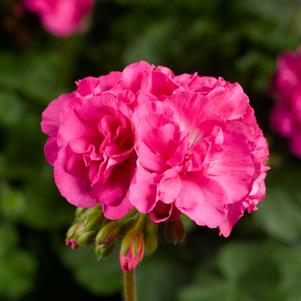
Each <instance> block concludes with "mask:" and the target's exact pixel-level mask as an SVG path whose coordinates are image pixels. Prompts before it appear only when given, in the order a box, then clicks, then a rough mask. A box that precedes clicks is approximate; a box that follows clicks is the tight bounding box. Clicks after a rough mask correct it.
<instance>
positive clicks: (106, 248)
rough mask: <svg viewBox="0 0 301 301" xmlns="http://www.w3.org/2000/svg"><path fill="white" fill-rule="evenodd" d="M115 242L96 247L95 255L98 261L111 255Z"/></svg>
mask: <svg viewBox="0 0 301 301" xmlns="http://www.w3.org/2000/svg"><path fill="white" fill-rule="evenodd" d="M114 246H115V242H111V243H109V244H105V245H96V247H95V254H96V257H97V259H101V258H103V257H106V256H108V255H110V254H111V253H112V252H113V250H114Z"/></svg>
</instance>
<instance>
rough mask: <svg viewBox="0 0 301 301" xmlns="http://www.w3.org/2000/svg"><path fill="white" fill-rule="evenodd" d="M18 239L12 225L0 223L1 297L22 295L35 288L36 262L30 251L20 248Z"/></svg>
mask: <svg viewBox="0 0 301 301" xmlns="http://www.w3.org/2000/svg"><path fill="white" fill-rule="evenodd" d="M18 240H19V237H18V234H17V232H16V230H15V228H14V227H13V226H12V225H10V224H3V223H2V224H1V225H0V242H1V244H0V297H1V296H3V297H6V298H17V297H21V296H23V295H24V294H26V293H28V292H29V291H30V290H31V289H32V288H33V284H34V275H35V271H36V262H35V259H34V258H33V256H32V255H31V254H30V253H28V252H27V251H25V250H22V249H18V247H17V244H18Z"/></svg>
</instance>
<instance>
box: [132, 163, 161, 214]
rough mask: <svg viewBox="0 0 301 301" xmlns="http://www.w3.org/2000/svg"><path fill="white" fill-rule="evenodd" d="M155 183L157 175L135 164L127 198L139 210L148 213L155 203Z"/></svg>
mask: <svg viewBox="0 0 301 301" xmlns="http://www.w3.org/2000/svg"><path fill="white" fill-rule="evenodd" d="M157 183H158V176H156V175H155V174H152V173H150V172H148V171H146V170H145V169H143V168H142V167H141V166H140V165H138V166H137V170H136V175H135V178H134V181H133V183H132V184H131V186H130V192H129V200H130V202H131V203H132V204H133V205H134V206H135V208H136V209H137V210H138V211H139V212H141V213H143V214H144V213H148V212H150V211H151V210H152V209H153V208H154V206H155V205H156V201H157V199H156V198H157Z"/></svg>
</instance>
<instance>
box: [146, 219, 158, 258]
mask: <svg viewBox="0 0 301 301" xmlns="http://www.w3.org/2000/svg"><path fill="white" fill-rule="evenodd" d="M157 232H158V224H156V223H154V222H153V221H151V220H150V219H148V220H147V222H146V225H145V229H144V240H145V249H146V252H147V253H148V254H152V253H154V252H155V250H156V249H157V247H158V237H157Z"/></svg>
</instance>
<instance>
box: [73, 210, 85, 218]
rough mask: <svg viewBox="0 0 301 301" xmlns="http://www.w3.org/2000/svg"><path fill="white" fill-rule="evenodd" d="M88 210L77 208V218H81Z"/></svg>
mask: <svg viewBox="0 0 301 301" xmlns="http://www.w3.org/2000/svg"><path fill="white" fill-rule="evenodd" d="M86 210H87V208H76V210H75V217H77V218H79V217H80V216H81V215H82V214H83V213H84V212H85V211H86Z"/></svg>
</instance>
